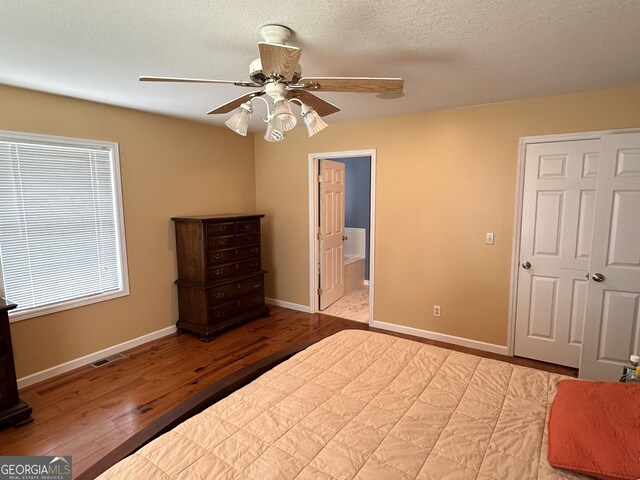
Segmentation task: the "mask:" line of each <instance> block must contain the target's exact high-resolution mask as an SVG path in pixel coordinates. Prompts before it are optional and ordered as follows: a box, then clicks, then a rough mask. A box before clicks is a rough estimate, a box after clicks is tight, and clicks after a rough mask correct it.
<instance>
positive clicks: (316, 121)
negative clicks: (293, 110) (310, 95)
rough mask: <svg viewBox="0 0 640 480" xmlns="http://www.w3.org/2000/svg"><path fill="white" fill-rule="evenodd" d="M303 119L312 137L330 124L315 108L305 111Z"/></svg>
mask: <svg viewBox="0 0 640 480" xmlns="http://www.w3.org/2000/svg"><path fill="white" fill-rule="evenodd" d="M302 120H303V121H304V124H305V126H306V127H307V133H308V134H309V136H310V137H313V136H314V135H315V134H316V133H318V132H320V131H322V130H324V129H325V128H327V127H328V126H329V125H327V124H326V123H325V121H324V120H322V117H321V116H320V115H318V112H316V111H315V110H313V109H310V110H309V111H307V112H303V114H302Z"/></svg>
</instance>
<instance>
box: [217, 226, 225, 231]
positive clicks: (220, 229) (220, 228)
mask: <svg viewBox="0 0 640 480" xmlns="http://www.w3.org/2000/svg"><path fill="white" fill-rule="evenodd" d="M226 230H227V226H226V225H223V226H219V227H218V231H219V232H225V231H226Z"/></svg>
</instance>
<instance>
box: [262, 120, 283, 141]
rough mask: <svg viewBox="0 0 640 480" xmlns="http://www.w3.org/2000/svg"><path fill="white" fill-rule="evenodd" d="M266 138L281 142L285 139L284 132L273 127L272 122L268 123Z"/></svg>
mask: <svg viewBox="0 0 640 480" xmlns="http://www.w3.org/2000/svg"><path fill="white" fill-rule="evenodd" d="M264 139H265V140H266V141H267V142H280V141H282V140H284V133H283V132H282V131H280V130H276V129H275V128H273V125H272V123H271V122H269V123H267V131H266V132H265V134H264Z"/></svg>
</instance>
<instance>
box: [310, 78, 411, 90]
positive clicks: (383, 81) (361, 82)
mask: <svg viewBox="0 0 640 480" xmlns="http://www.w3.org/2000/svg"><path fill="white" fill-rule="evenodd" d="M298 85H307V86H310V87H311V88H309V90H316V91H323V92H356V93H402V88H403V87H404V80H403V79H402V78H372V77H326V78H322V77H307V78H302V79H301V80H300V81H299V82H298ZM314 87H315V88H314Z"/></svg>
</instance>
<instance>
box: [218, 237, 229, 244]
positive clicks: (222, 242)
mask: <svg viewBox="0 0 640 480" xmlns="http://www.w3.org/2000/svg"><path fill="white" fill-rule="evenodd" d="M218 243H219V244H220V245H226V244H227V239H226V238H220V239H218Z"/></svg>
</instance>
